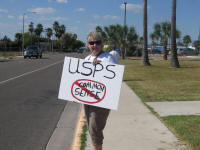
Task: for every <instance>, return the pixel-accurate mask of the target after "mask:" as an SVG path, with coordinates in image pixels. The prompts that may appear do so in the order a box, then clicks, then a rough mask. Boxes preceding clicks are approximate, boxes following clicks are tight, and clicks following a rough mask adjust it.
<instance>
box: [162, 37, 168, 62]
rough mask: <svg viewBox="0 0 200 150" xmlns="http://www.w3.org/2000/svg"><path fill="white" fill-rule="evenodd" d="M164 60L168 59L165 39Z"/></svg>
mask: <svg viewBox="0 0 200 150" xmlns="http://www.w3.org/2000/svg"><path fill="white" fill-rule="evenodd" d="M163 60H167V41H164V45H163Z"/></svg>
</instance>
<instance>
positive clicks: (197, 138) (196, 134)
mask: <svg viewBox="0 0 200 150" xmlns="http://www.w3.org/2000/svg"><path fill="white" fill-rule="evenodd" d="M162 119H163V121H164V122H165V123H167V124H168V125H169V127H170V128H171V130H172V131H175V133H176V135H178V137H179V138H181V139H182V140H184V141H185V142H186V143H187V144H188V145H189V146H190V147H192V149H193V150H200V116H195V115H189V116H168V117H162Z"/></svg>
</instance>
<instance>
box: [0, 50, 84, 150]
mask: <svg viewBox="0 0 200 150" xmlns="http://www.w3.org/2000/svg"><path fill="white" fill-rule="evenodd" d="M65 55H67V56H71V57H82V58H83V57H84V56H83V55H81V54H73V53H69V54H65ZM65 55H64V54H54V55H47V54H46V55H44V58H43V59H23V58H22V57H21V58H14V59H12V60H0V150H45V148H46V145H47V143H48V141H49V139H50V137H51V135H52V133H53V131H54V129H55V128H56V125H57V123H58V121H59V119H60V116H61V114H62V112H63V109H64V108H65V105H66V104H67V101H63V100H57V97H58V90H59V85H60V79H61V73H62V66H63V60H64V56H65ZM72 111H73V110H72ZM74 111H77V109H75V110H74ZM71 114H72V115H73V113H71ZM72 115H71V116H70V119H71V120H76V119H75V118H76V117H77V116H72ZM69 123H74V122H71V121H70V122H69ZM69 135H71V134H69ZM67 138H69V140H72V139H73V137H67Z"/></svg>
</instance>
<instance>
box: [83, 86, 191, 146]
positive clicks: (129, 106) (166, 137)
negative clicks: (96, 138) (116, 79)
mask: <svg viewBox="0 0 200 150" xmlns="http://www.w3.org/2000/svg"><path fill="white" fill-rule="evenodd" d="M104 137H105V139H104V145H103V150H188V148H187V147H186V146H185V145H183V143H181V141H179V140H178V139H177V137H176V136H174V134H172V133H171V132H170V131H169V130H168V128H167V127H166V126H165V125H164V124H163V123H162V122H161V121H160V120H159V119H158V118H157V117H155V116H154V115H153V114H152V113H151V112H150V110H149V109H148V108H147V107H146V106H144V104H143V103H142V102H141V100H140V98H139V97H138V96H137V95H136V94H135V93H134V92H133V91H132V90H131V89H130V88H129V87H128V86H127V85H126V84H125V83H123V84H122V89H121V96H120V102H119V108H118V110H117V111H111V114H110V116H109V118H108V122H107V125H106V128H105V130H104ZM86 150H92V146H91V140H90V137H89V136H88V141H87V147H86Z"/></svg>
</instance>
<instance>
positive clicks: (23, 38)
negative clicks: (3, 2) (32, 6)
mask: <svg viewBox="0 0 200 150" xmlns="http://www.w3.org/2000/svg"><path fill="white" fill-rule="evenodd" d="M24 16H25V13H23V27H22V56H23V53H24Z"/></svg>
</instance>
